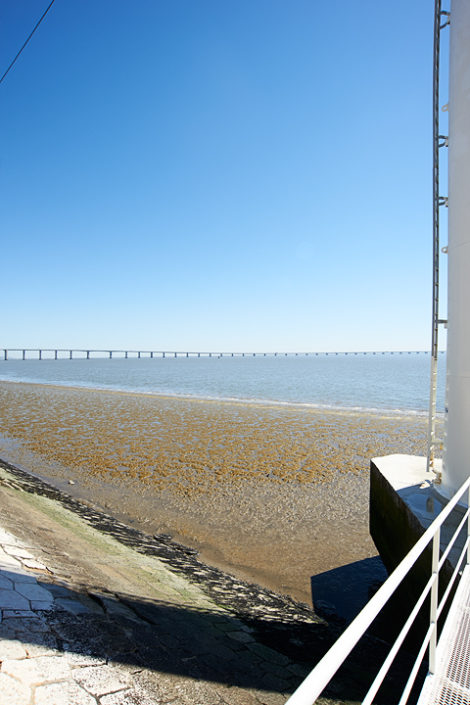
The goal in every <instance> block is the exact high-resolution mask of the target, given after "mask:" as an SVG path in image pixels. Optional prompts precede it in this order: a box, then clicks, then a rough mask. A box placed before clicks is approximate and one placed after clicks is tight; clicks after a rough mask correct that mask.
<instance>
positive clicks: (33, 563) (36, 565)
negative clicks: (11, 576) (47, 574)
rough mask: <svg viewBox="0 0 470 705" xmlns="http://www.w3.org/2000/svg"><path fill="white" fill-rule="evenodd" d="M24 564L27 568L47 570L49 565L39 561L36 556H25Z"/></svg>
mask: <svg viewBox="0 0 470 705" xmlns="http://www.w3.org/2000/svg"><path fill="white" fill-rule="evenodd" d="M22 563H23V565H25V566H26V567H27V568H33V569H34V570H47V567H46V566H45V565H44V563H41V561H37V560H35V559H34V558H23V559H22Z"/></svg>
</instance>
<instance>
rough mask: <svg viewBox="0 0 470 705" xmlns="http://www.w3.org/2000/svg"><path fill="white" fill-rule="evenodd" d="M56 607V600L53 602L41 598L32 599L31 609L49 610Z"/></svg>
mask: <svg viewBox="0 0 470 705" xmlns="http://www.w3.org/2000/svg"><path fill="white" fill-rule="evenodd" d="M53 607H54V601H51V602H42V601H41V600H31V609H32V610H37V611H41V610H42V611H43V612H45V611H47V610H51V609H52V608H53Z"/></svg>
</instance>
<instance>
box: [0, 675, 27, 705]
mask: <svg viewBox="0 0 470 705" xmlns="http://www.w3.org/2000/svg"><path fill="white" fill-rule="evenodd" d="M0 693H1V695H2V700H1V702H2V705H29V703H30V702H31V689H30V688H28V687H27V686H26V685H24V684H23V683H18V681H16V680H14V678H10V676H8V675H7V674H6V673H0Z"/></svg>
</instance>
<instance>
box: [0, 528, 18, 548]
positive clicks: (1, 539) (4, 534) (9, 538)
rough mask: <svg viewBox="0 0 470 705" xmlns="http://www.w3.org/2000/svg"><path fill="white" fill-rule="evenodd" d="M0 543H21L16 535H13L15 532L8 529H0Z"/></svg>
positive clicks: (14, 544)
mask: <svg viewBox="0 0 470 705" xmlns="http://www.w3.org/2000/svg"><path fill="white" fill-rule="evenodd" d="M0 544H2V545H3V544H7V545H8V546H16V545H19V544H20V542H19V541H18V539H17V538H16V536H13V534H10V533H9V532H8V531H6V530H5V529H0Z"/></svg>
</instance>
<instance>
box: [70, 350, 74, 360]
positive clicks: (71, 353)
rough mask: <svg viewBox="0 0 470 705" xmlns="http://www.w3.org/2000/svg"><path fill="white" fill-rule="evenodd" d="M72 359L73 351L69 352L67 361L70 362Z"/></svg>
mask: <svg viewBox="0 0 470 705" xmlns="http://www.w3.org/2000/svg"><path fill="white" fill-rule="evenodd" d="M72 357H73V350H70V352H69V359H70V360H71V359H72Z"/></svg>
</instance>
